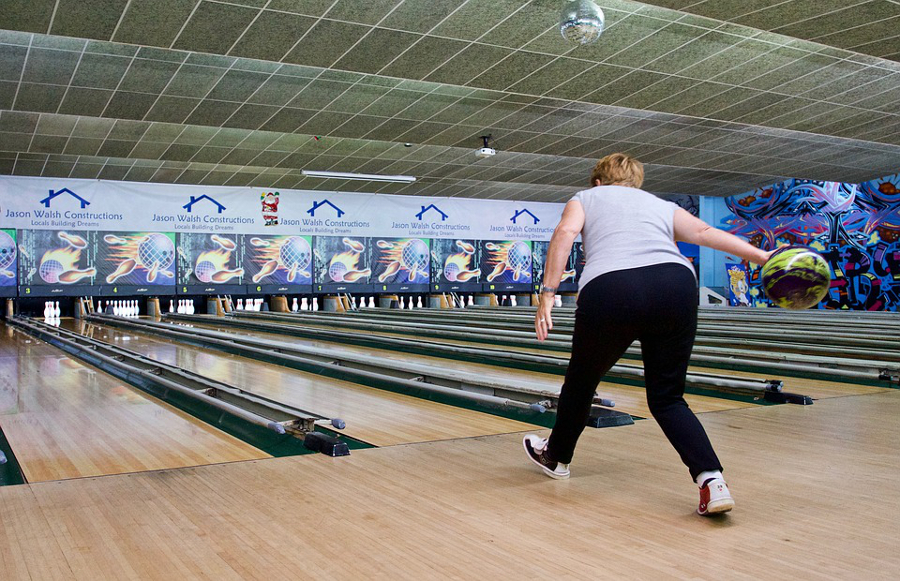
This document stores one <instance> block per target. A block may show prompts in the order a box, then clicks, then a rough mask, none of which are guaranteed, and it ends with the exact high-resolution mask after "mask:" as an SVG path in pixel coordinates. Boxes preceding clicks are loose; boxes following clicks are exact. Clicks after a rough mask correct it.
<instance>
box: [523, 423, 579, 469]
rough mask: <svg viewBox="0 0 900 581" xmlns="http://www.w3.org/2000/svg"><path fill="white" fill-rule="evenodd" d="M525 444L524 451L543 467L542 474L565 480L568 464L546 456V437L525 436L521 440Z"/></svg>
mask: <svg viewBox="0 0 900 581" xmlns="http://www.w3.org/2000/svg"><path fill="white" fill-rule="evenodd" d="M522 444H523V445H524V446H525V452H526V453H527V454H528V458H529V459H531V461H532V462H534V463H535V464H537V465H538V466H540V467H541V468H543V470H544V474H546V475H547V476H549V477H550V478H555V479H556V480H565V479H566V478H568V477H569V465H568V464H563V463H562V462H555V461H553V460H551V459H550V458H549V457H547V454H546V451H547V439H546V438H540V437H538V436H535V435H534V434H529V435H527V436H525V438H524V439H523V440H522Z"/></svg>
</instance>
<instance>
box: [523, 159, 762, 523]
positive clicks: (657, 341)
mask: <svg viewBox="0 0 900 581" xmlns="http://www.w3.org/2000/svg"><path fill="white" fill-rule="evenodd" d="M643 181H644V167H643V165H642V164H641V163H640V162H639V161H638V160H636V159H634V158H632V157H630V156H628V155H626V154H622V153H615V154H612V155H608V156H606V157H604V158H603V159H601V160H600V161H598V162H597V165H596V167H595V168H594V171H593V173H592V174H591V182H590V183H591V186H592V187H591V188H590V189H588V190H583V191H581V192H578V193H577V194H576V195H575V196H574V197H573V198H572V199H571V200H570V201H569V202H568V203H567V204H566V207H565V209H564V211H563V215H562V218H561V219H560V222H559V225H558V226H557V227H556V230H555V231H554V232H553V237H552V238H551V241H550V248H549V250H548V253H547V263H546V269H545V272H544V285H543V286H542V288H541V293H540V299H541V300H540V305H539V306H538V309H537V314H536V315H535V320H534V328H535V332H536V334H537V338H538V339H539V340H541V341H543V340H544V339H546V338H547V334H548V332H549V331H550V330H551V329H553V320H552V318H551V311H552V309H553V302H554V301H553V299H554V296H553V295H554V294H555V293H556V286H557V285H556V284H555V282H556V281H559V280H560V278H561V277H562V272H563V267H564V264H565V261H566V259H567V257H568V256H569V252H570V250H571V248H572V243H573V242H574V241H575V238H576V237H577V236H578V235H579V234H581V236H582V240H583V243H584V253H585V258H586V264H585V267H584V272H583V273H582V275H581V280H580V282H579V293H578V307H577V310H576V311H575V330H574V333H573V336H572V357H571V360H570V361H569V367H568V369H567V371H566V378H565V382H564V383H563V386H562V392H561V393H560V397H559V409H558V410H557V419H556V425H555V426H554V428H553V432H552V433H551V434H550V437H549V438H548V439H544V438H540V437H538V436H536V435H528V436H526V437H525V439H524V445H525V450H526V452H527V453H528V456H529V458H531V460H532V461H533V462H534V463H535V464H537V465H538V466H540V467H541V468H542V469H543V470H544V472H545V473H546V474H547V475H548V476H550V477H551V478H557V479H563V478H568V477H569V463H570V462H571V461H572V454H573V452H574V450H575V444H576V443H577V441H578V437H579V436H580V435H581V432H582V430H584V427H585V423H586V422H587V418H588V415H589V414H590V408H591V402H592V399H593V397H594V391H595V389H596V388H597V384H598V383H599V382H600V380H601V378H602V377H603V376H604V375H605V374H606V372H607V371H609V369H610V368H611V367H612V366H613V364H615V363H616V361H618V360H619V358H620V357H621V356H622V355H623V353H625V350H626V349H627V348H628V347H629V346H630V345H631V344H632V342H634V341H635V340H639V341H640V342H641V355H642V357H643V360H644V381H645V384H646V388H647V403H648V405H649V408H650V411H651V413H652V414H653V417H654V418H655V419H656V421H657V422H659V425H660V427H661V428H662V430H663V432H664V433H665V435H666V437H667V438H668V439H669V442H671V443H672V445H673V446H674V447H675V449H676V450H677V451H678V453H679V454H680V455H681V460H682V461H683V462H684V463H685V465H686V466H687V467H688V469H689V470H690V474H691V477H692V478H693V479H694V481H695V482H696V483H697V485H698V486H699V487H700V506H699V508H698V509H697V512H698V513H699V514H701V515H708V514H713V513H722V512H727V511H729V510H731V509H732V508H733V507H734V500H733V499H732V498H731V494H730V493H729V492H728V487H727V486H726V485H725V481H724V480H723V478H722V465H721V463H720V462H719V459H718V457H716V453H715V451H713V447H712V444H710V441H709V438H708V437H707V435H706V432H705V431H704V429H703V426H702V425H701V424H700V422H699V421H698V420H697V418H696V416H694V413H693V412H692V411H691V409H690V408H689V407H688V405H687V403H686V402H685V401H684V383H685V375H686V374H687V367H688V363H689V359H690V356H691V349H692V348H693V345H694V335H695V333H696V330H697V304H698V302H699V300H698V292H697V279H696V276H695V274H694V269H693V267H692V266H691V264H690V262H688V260H687V259H686V258H684V257H683V256H682V255H681V253H680V252H679V251H678V246H677V245H676V244H675V241H676V240H678V241H681V242H687V243H691V244H699V245H701V246H707V247H709V248H714V249H716V250H721V251H723V252H727V253H729V254H732V255H736V256H740V257H741V258H743V259H745V260H748V261H750V262H753V263H756V264H760V265H761V264H765V262H766V261H767V260H768V258H769V255H770V254H771V252H765V251H763V250H760V249H759V248H756V247H754V246H751V245H750V244H748V243H747V242H744V241H743V240H741V239H739V238H737V237H736V236H733V235H731V234H728V233H727V232H723V231H722V230H718V229H716V228H712V227H710V226H708V225H707V224H705V223H704V222H703V221H701V220H699V219H697V218H695V217H694V216H692V215H691V214H689V213H688V212H686V211H685V210H683V209H681V208H679V207H678V206H677V205H675V204H673V203H671V202H667V201H664V200H662V199H660V198H657V197H656V196H654V195H653V194H650V193H648V192H645V191H643V190H641V189H640V187H641V184H642V183H643Z"/></svg>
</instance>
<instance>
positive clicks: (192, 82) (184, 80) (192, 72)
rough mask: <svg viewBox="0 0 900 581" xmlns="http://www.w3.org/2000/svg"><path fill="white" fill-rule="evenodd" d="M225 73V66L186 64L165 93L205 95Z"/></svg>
mask: <svg viewBox="0 0 900 581" xmlns="http://www.w3.org/2000/svg"><path fill="white" fill-rule="evenodd" d="M224 74H225V69H224V68H219V67H207V66H201V65H192V64H184V65H182V66H181V68H180V69H178V72H177V73H175V75H174V76H173V77H172V80H171V82H170V83H169V86H168V87H166V90H165V94H166V95H171V96H175V97H197V98H201V97H204V96H206V94H207V93H209V91H210V90H211V89H212V88H213V87H214V86H215V85H216V83H218V82H219V80H220V79H221V78H222V76H223V75H224Z"/></svg>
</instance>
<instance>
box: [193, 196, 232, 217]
mask: <svg viewBox="0 0 900 581" xmlns="http://www.w3.org/2000/svg"><path fill="white" fill-rule="evenodd" d="M202 200H209V201H210V202H211V203H213V204H215V206H216V213H218V214H221V213H222V211H223V210H226V208H225V206H223V205H222V204H220V203H219V202H217V201H215V200H214V199H212V198H210V197H209V196H207V195H206V194H203V195H202V196H200V197H195V196H191V201H190V202H188V203H187V204H185V205H183V206H182V208H184V209H185V210H187V211H188V214H190V213H191V212H193V211H194V204H196V203H198V202H200V201H202Z"/></svg>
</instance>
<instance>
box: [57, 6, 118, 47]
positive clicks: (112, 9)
mask: <svg viewBox="0 0 900 581" xmlns="http://www.w3.org/2000/svg"><path fill="white" fill-rule="evenodd" d="M127 4H128V0H91V1H90V2H85V1H84V0H58V2H57V4H56V12H55V14H54V15H53V28H52V29H51V31H50V32H51V33H52V34H58V35H60V36H76V37H79V38H94V39H98V40H109V38H110V36H112V33H113V30H115V28H116V24H118V22H119V18H120V17H121V16H122V11H123V10H124V9H125V6H126V5H127Z"/></svg>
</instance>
